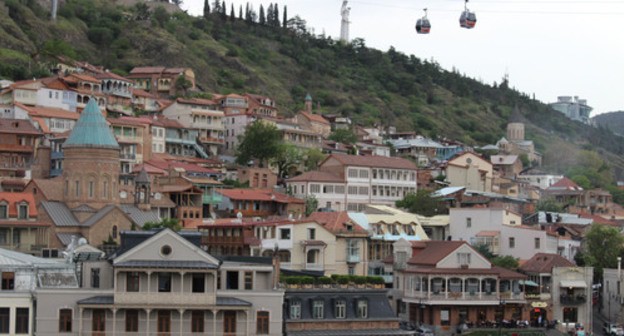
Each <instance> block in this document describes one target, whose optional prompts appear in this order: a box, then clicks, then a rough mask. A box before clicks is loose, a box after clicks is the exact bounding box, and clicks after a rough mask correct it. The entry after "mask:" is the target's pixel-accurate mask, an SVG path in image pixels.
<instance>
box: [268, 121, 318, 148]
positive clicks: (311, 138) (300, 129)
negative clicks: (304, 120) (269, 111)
mask: <svg viewBox="0 0 624 336" xmlns="http://www.w3.org/2000/svg"><path fill="white" fill-rule="evenodd" d="M260 120H262V122H266V123H269V124H272V125H275V127H277V129H278V130H279V131H280V132H281V133H282V139H283V140H284V141H285V142H288V143H290V144H293V145H295V146H297V147H298V148H300V149H302V150H306V149H310V148H316V149H319V150H320V149H321V147H322V145H323V136H322V135H321V133H319V132H317V131H314V130H312V129H307V128H305V127H304V126H302V125H300V124H298V123H294V122H290V121H287V120H284V119H277V118H270V117H264V116H263V117H260Z"/></svg>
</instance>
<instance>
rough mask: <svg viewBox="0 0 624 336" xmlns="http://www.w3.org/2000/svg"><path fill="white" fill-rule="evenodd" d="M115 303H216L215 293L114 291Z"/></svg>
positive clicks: (199, 304) (172, 304) (177, 304)
mask: <svg viewBox="0 0 624 336" xmlns="http://www.w3.org/2000/svg"><path fill="white" fill-rule="evenodd" d="M115 304H116V305H121V304H126V305H132V306H185V307H206V306H210V305H214V304H216V295H215V293H190V292H189V293H174V292H171V293H159V292H150V293H146V292H130V293H128V292H125V293H120V292H117V293H115Z"/></svg>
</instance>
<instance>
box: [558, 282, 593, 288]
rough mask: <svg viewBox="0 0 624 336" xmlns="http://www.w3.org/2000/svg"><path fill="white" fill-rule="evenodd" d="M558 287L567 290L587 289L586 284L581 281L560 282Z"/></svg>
mask: <svg viewBox="0 0 624 336" xmlns="http://www.w3.org/2000/svg"><path fill="white" fill-rule="evenodd" d="M559 284H560V287H567V288H587V284H586V283H585V281H583V280H561V282H560V283H559Z"/></svg>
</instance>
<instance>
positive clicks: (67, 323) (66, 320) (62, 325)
mask: <svg viewBox="0 0 624 336" xmlns="http://www.w3.org/2000/svg"><path fill="white" fill-rule="evenodd" d="M71 331H72V310H71V309H61V310H59V332H71Z"/></svg>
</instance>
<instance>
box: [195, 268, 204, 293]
mask: <svg viewBox="0 0 624 336" xmlns="http://www.w3.org/2000/svg"><path fill="white" fill-rule="evenodd" d="M192 287H193V288H192V292H193V293H204V292H205V291H206V276H205V275H204V274H203V273H195V274H193V284H192Z"/></svg>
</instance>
